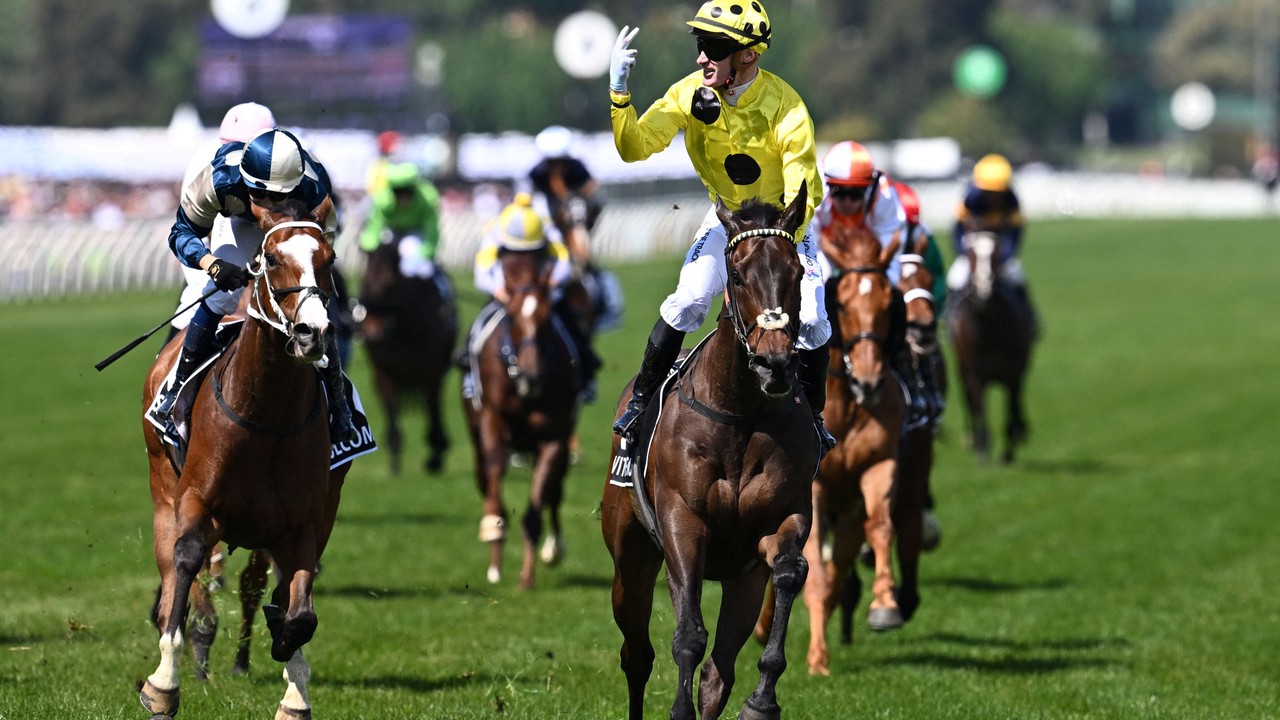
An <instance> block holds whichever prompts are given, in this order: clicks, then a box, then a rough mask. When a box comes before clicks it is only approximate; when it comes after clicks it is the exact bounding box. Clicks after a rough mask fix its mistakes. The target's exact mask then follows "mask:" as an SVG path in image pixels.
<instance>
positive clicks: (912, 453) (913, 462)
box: [893, 427, 933, 622]
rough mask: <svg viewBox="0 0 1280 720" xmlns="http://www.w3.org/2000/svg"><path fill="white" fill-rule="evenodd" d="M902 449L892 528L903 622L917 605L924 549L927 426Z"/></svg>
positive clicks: (929, 449) (929, 446)
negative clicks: (896, 547)
mask: <svg viewBox="0 0 1280 720" xmlns="http://www.w3.org/2000/svg"><path fill="white" fill-rule="evenodd" d="M904 447H906V448H907V449H908V452H907V453H905V454H904V455H903V457H902V460H901V462H900V463H899V464H898V483H897V489H896V497H895V499H894V506H893V511H894V512H893V525H894V528H895V529H896V530H897V534H898V552H897V556H898V569H899V570H900V571H901V577H900V578H899V580H900V583H899V585H898V587H897V593H896V598H897V601H898V608H899V609H900V610H901V612H902V619H903V621H904V622H905V621H908V620H910V619H911V616H912V615H914V614H915V611H916V609H917V608H918V607H919V606H920V591H919V568H920V553H921V552H922V551H923V549H924V513H925V507H926V497H927V495H928V492H929V473H930V471H931V470H932V467H933V434H932V433H931V432H930V431H929V429H928V428H927V427H922V428H917V429H916V430H914V431H913V433H912V437H911V439H910V442H908V443H907V444H906V445H905V446H904Z"/></svg>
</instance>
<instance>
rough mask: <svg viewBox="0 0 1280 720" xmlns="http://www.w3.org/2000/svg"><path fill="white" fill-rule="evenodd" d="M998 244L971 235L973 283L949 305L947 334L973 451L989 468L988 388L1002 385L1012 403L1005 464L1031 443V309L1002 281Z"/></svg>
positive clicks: (986, 236)
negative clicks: (1026, 402) (1027, 382)
mask: <svg viewBox="0 0 1280 720" xmlns="http://www.w3.org/2000/svg"><path fill="white" fill-rule="evenodd" d="M997 244H998V243H997V238H996V236H995V235H992V234H991V233H969V234H968V235H966V236H965V242H964V247H965V248H966V256H967V257H968V261H969V282H968V283H967V284H966V285H965V287H964V288H963V289H961V290H960V291H959V292H954V293H951V295H950V299H949V300H948V302H947V304H948V312H947V330H948V332H949V333H950V336H951V344H952V347H953V348H954V349H955V353H956V364H957V366H958V368H959V372H960V380H961V383H962V384H963V386H964V399H965V407H966V408H967V410H968V416H969V434H970V436H971V442H972V445H973V449H974V451H975V452H977V454H978V459H979V460H980V461H982V462H983V463H986V462H988V461H989V460H990V458H991V439H990V435H989V432H988V429H987V406H986V394H987V388H988V386H990V385H1002V386H1003V387H1004V389H1005V397H1006V400H1007V405H1006V412H1005V428H1004V429H1005V433H1004V434H1005V446H1004V453H1003V454H1002V455H1001V460H1002V461H1003V462H1005V463H1010V462H1013V455H1014V449H1015V448H1016V446H1017V445H1018V444H1019V443H1021V442H1023V441H1025V440H1026V438H1027V421H1026V416H1025V415H1024V414H1023V409H1022V389H1023V379H1024V377H1025V375H1026V372H1027V368H1028V367H1029V366H1030V363H1031V345H1032V342H1033V336H1034V324H1033V318H1032V316H1031V311H1030V308H1029V307H1027V305H1026V303H1025V302H1022V301H1021V300H1019V299H1018V298H1017V297H1016V295H1015V292H1014V290H1013V289H1012V288H1011V287H1009V284H1008V282H1007V281H1005V280H1004V279H1002V278H1001V272H1000V271H1001V268H1000V258H1001V255H1000V253H999V251H998V248H997Z"/></svg>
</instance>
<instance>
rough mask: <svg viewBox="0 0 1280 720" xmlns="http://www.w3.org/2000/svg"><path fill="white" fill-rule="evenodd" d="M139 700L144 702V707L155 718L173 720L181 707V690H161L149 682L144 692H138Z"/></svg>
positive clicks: (143, 689)
mask: <svg viewBox="0 0 1280 720" xmlns="http://www.w3.org/2000/svg"><path fill="white" fill-rule="evenodd" d="M138 699H139V700H141V701H142V707H143V709H144V710H146V711H147V712H149V713H151V716H152V717H153V718H156V717H161V718H170V719H171V718H173V717H174V716H175V715H177V714H178V706H179V705H181V704H182V703H181V697H179V689H178V688H174V689H172V690H161V689H160V688H158V687H156V686H155V685H152V684H151V681H150V680H148V681H147V682H146V683H145V684H144V685H143V686H142V690H141V691H139V692H138Z"/></svg>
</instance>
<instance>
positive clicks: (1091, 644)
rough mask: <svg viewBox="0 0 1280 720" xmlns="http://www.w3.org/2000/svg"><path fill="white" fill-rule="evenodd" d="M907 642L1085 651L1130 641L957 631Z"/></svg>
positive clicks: (1124, 643) (1019, 649)
mask: <svg viewBox="0 0 1280 720" xmlns="http://www.w3.org/2000/svg"><path fill="white" fill-rule="evenodd" d="M904 640H906V642H908V643H927V642H943V643H950V644H952V645H963V646H965V647H982V648H1000V649H1002V650H1016V651H1031V652H1034V651H1036V650H1059V651H1086V650H1106V649H1109V648H1127V647H1129V646H1130V644H1131V643H1130V642H1129V641H1128V640H1126V639H1124V638H1108V639H1101V638H1066V639H1062V640H1032V641H1025V640H1009V639H1007V638H989V637H980V636H971V635H960V634H958V633H933V634H930V635H924V636H921V637H918V638H910V639H906V638H904Z"/></svg>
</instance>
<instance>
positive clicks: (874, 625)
mask: <svg viewBox="0 0 1280 720" xmlns="http://www.w3.org/2000/svg"><path fill="white" fill-rule="evenodd" d="M902 625H903V620H902V612H901V611H899V610H898V608H889V607H882V608H872V609H871V611H870V612H868V613H867V627H869V628H871V629H872V630H878V631H884V630H897V629H898V628H900V627H902Z"/></svg>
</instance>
